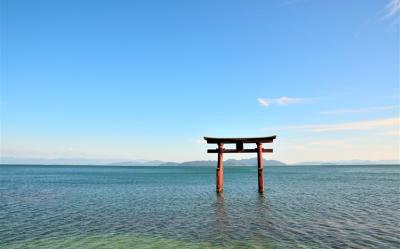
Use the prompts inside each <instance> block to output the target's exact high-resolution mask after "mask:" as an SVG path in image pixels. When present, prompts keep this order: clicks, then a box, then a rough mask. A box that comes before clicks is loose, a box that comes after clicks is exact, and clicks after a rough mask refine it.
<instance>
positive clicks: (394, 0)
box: [385, 0, 400, 18]
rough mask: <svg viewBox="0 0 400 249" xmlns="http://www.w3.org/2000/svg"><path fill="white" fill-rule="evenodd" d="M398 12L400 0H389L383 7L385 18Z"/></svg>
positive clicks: (399, 10)
mask: <svg viewBox="0 0 400 249" xmlns="http://www.w3.org/2000/svg"><path fill="white" fill-rule="evenodd" d="M399 12H400V0H391V1H390V2H389V3H388V4H387V5H386V8H385V13H386V14H385V18H388V17H392V16H394V15H396V14H397V13H399Z"/></svg>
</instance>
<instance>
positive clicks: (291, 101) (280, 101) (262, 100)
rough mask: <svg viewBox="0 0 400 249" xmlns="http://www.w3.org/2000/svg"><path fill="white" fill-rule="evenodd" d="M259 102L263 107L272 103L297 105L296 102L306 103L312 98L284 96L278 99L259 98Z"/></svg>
mask: <svg viewBox="0 0 400 249" xmlns="http://www.w3.org/2000/svg"><path fill="white" fill-rule="evenodd" d="M257 101H258V103H259V104H260V105H261V106H263V107H268V106H270V105H271V104H274V105H279V106H287V105H295V104H304V103H307V102H309V101H311V99H310V98H293V97H287V96H282V97H279V98H276V99H266V98H257Z"/></svg>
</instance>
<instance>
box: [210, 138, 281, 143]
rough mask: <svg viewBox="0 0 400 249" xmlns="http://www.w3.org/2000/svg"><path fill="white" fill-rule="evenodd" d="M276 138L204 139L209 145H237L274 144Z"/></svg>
mask: <svg viewBox="0 0 400 249" xmlns="http://www.w3.org/2000/svg"><path fill="white" fill-rule="evenodd" d="M275 138H276V136H270V137H238V138H217V137H204V140H206V141H207V143H208V144H219V143H223V144H236V143H272V142H273V141H274V139H275Z"/></svg>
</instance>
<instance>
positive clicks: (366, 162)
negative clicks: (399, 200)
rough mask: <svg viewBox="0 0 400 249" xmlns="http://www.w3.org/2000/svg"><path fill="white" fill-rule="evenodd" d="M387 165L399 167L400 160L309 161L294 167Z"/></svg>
mask: <svg viewBox="0 0 400 249" xmlns="http://www.w3.org/2000/svg"><path fill="white" fill-rule="evenodd" d="M386 164H395V165H399V164H400V160H377V161H369V160H340V161H309V162H300V163H295V164H293V165H310V166H311V165H386Z"/></svg>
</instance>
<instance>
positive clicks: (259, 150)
mask: <svg viewBox="0 0 400 249" xmlns="http://www.w3.org/2000/svg"><path fill="white" fill-rule="evenodd" d="M262 153H263V151H262V143H257V165H258V192H259V193H263V192H264V174H263V166H264V165H263V164H264V161H263V158H262Z"/></svg>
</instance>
